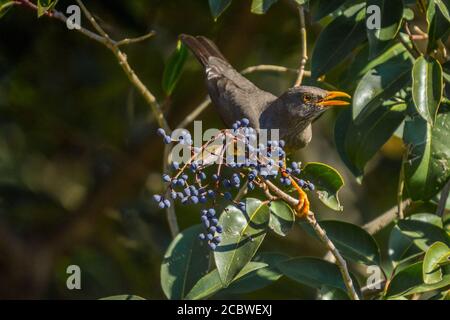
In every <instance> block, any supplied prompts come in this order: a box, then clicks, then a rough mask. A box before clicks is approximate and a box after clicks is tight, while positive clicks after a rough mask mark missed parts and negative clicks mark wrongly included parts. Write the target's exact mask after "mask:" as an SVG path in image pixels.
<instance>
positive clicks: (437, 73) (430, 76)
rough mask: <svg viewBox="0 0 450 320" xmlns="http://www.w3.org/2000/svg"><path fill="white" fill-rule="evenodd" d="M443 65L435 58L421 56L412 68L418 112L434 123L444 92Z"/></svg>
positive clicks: (413, 90)
mask: <svg viewBox="0 0 450 320" xmlns="http://www.w3.org/2000/svg"><path fill="white" fill-rule="evenodd" d="M442 82H443V79H442V67H441V65H440V64H439V62H438V61H437V60H436V59H434V58H431V57H429V58H425V57H423V56H422V57H419V58H417V59H416V61H415V62H414V66H413V69H412V96H413V101H414V105H415V107H416V109H417V112H418V113H419V114H420V115H421V116H422V118H424V119H425V120H427V121H428V122H430V123H434V121H435V118H436V114H437V111H438V108H439V103H440V102H441V99H442V92H443V84H442Z"/></svg>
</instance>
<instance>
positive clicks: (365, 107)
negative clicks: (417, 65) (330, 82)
mask: <svg viewBox="0 0 450 320" xmlns="http://www.w3.org/2000/svg"><path fill="white" fill-rule="evenodd" d="M410 70H411V62H410V61H409V59H407V58H405V57H404V56H402V55H399V56H396V57H394V58H393V59H390V60H389V61H388V62H386V63H383V64H381V65H378V66H376V67H375V68H373V69H371V70H369V71H368V72H367V73H366V74H365V75H364V76H363V77H362V79H361V80H360V81H359V83H358V86H357V88H356V90H355V93H354V94H353V106H352V111H353V119H354V120H355V121H356V123H361V122H362V121H364V120H365V119H367V117H368V116H369V115H370V114H371V113H372V112H374V111H375V110H376V109H377V108H379V107H380V106H381V105H382V104H383V102H384V101H385V100H388V99H390V98H392V97H393V96H394V95H395V94H396V93H397V92H398V91H399V90H400V89H402V88H403V87H404V86H405V85H406V84H408V82H409V81H410V79H411V71H410Z"/></svg>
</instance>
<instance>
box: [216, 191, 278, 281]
mask: <svg viewBox="0 0 450 320" xmlns="http://www.w3.org/2000/svg"><path fill="white" fill-rule="evenodd" d="M269 219H270V210H269V207H268V206H267V205H266V204H264V203H263V202H261V201H260V200H258V199H254V198H247V199H245V212H243V211H241V210H240V209H238V208H236V207H235V206H234V205H229V206H228V207H226V208H225V210H224V212H222V214H221V216H220V224H221V225H222V227H223V233H222V241H221V242H220V245H219V246H217V248H216V250H215V251H214V258H215V261H216V266H217V269H218V270H219V275H220V278H221V279H222V283H223V284H224V286H225V287H226V286H228V285H229V284H230V283H231V281H232V280H233V278H234V277H235V276H236V275H237V274H238V273H239V272H240V271H241V270H242V268H244V266H245V265H246V264H247V263H248V262H249V261H250V260H251V259H252V257H253V256H254V255H255V253H256V251H257V250H258V248H259V246H260V245H261V243H262V241H263V240H264V237H265V235H266V233H267V229H268V226H269Z"/></svg>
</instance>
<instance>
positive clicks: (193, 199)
mask: <svg viewBox="0 0 450 320" xmlns="http://www.w3.org/2000/svg"><path fill="white" fill-rule="evenodd" d="M191 202H192V203H193V204H197V203H198V198H197V196H192V197H191Z"/></svg>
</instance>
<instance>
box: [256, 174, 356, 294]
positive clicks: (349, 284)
mask: <svg viewBox="0 0 450 320" xmlns="http://www.w3.org/2000/svg"><path fill="white" fill-rule="evenodd" d="M264 182H265V184H266V185H267V187H268V188H269V190H270V191H271V192H272V193H273V194H275V195H276V196H278V197H279V198H281V199H282V200H283V201H285V202H286V203H287V204H289V205H290V206H291V207H293V208H296V207H297V204H298V200H297V199H295V198H293V197H291V196H290V195H288V194H287V193H285V192H284V191H282V190H281V189H279V188H278V187H277V186H276V185H274V184H273V183H272V182H270V181H268V180H265V181H264ZM306 221H307V222H308V223H309V224H310V225H311V226H312V227H313V229H314V231H315V233H316V234H317V236H318V237H319V239H320V240H321V241H322V242H323V243H324V244H325V246H326V247H327V249H328V250H329V251H331V253H332V254H333V256H334V257H335V258H336V265H337V266H338V268H339V270H340V272H341V274H342V278H343V280H344V283H345V287H346V288H347V292H348V294H349V297H350V298H351V299H353V300H359V297H358V294H357V293H356V290H355V287H354V285H353V281H352V278H351V277H350V272H349V271H348V268H347V263H346V261H345V259H344V258H343V257H342V255H341V254H340V252H339V250H338V249H337V248H336V246H335V245H334V243H333V242H332V241H331V240H330V239H329V238H328V236H327V234H326V232H325V230H323V229H322V227H321V226H320V225H319V223H318V222H317V220H316V218H315V215H314V213H313V212H311V211H310V212H309V214H308V215H307V216H306Z"/></svg>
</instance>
